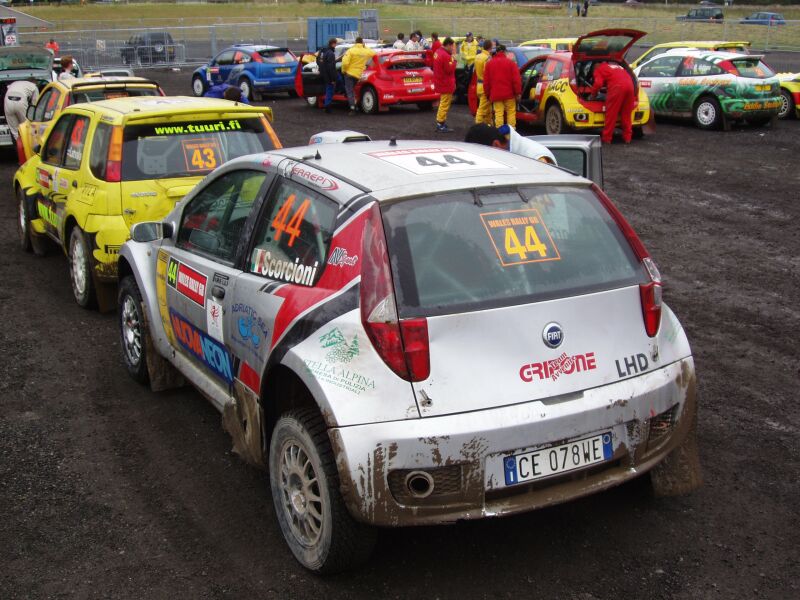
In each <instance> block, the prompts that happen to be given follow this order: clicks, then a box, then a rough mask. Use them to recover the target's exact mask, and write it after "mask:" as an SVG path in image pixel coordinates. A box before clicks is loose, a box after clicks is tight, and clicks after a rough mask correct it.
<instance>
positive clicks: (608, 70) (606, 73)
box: [592, 62, 634, 144]
mask: <svg viewBox="0 0 800 600" xmlns="http://www.w3.org/2000/svg"><path fill="white" fill-rule="evenodd" d="M604 86H605V87H606V114H605V125H604V126H603V133H602V134H601V135H600V139H601V140H603V142H604V143H606V144H610V143H611V139H612V138H613V137H614V127H616V125H617V116H619V117H620V120H621V121H622V140H623V141H624V142H625V143H626V144H629V143H630V141H631V138H632V137H633V124H632V123H631V113H632V112H633V101H634V87H633V77H631V75H630V73H628V71H626V70H625V68H624V67H623V66H622V65H618V64H616V63H612V62H604V63H600V64H599V65H597V66H596V67H595V69H594V85H593V86H592V94H593V95H597V93H598V92H599V91H600V88H602V87H604Z"/></svg>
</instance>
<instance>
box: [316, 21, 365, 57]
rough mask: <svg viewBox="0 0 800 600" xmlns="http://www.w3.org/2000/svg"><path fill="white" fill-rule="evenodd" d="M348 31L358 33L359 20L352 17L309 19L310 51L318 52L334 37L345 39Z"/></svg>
mask: <svg viewBox="0 0 800 600" xmlns="http://www.w3.org/2000/svg"><path fill="white" fill-rule="evenodd" d="M348 31H358V19H357V18H351V17H328V18H323V17H309V18H308V36H307V37H308V51H309V52H316V51H317V50H319V49H320V48H324V47H325V46H327V45H328V40H329V39H331V38H332V37H336V38H343V37H344V34H345V33H347V32H348Z"/></svg>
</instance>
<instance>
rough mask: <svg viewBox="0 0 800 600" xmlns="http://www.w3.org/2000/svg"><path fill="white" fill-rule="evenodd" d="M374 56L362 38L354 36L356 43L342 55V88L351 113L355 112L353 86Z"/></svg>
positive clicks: (373, 52)
mask: <svg viewBox="0 0 800 600" xmlns="http://www.w3.org/2000/svg"><path fill="white" fill-rule="evenodd" d="M374 56H375V50H373V49H372V48H367V47H366V46H364V39H363V38H361V37H357V38H356V43H355V44H353V46H352V47H351V48H350V49H349V50H348V51H347V52H345V53H344V56H343V57H342V73H343V74H344V89H345V92H347V102H348V104H350V113H349V114H351V115H354V114H356V95H355V91H354V89H355V87H356V84H357V83H358V80H359V79H361V74H362V73H363V72H364V69H365V68H366V67H367V63H368V62H369V61H371V60H372V58H373V57H374Z"/></svg>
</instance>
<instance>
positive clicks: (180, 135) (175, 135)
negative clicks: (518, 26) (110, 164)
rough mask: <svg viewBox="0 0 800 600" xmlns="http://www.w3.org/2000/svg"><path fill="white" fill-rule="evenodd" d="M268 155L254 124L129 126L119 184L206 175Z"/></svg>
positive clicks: (227, 121) (261, 132)
mask: <svg viewBox="0 0 800 600" xmlns="http://www.w3.org/2000/svg"><path fill="white" fill-rule="evenodd" d="M272 149H273V144H272V140H271V139H270V137H269V134H268V133H267V132H266V130H265V129H264V125H263V124H262V123H261V120H260V119H258V118H246V119H217V120H213V121H189V122H170V123H157V124H150V125H129V126H127V127H125V132H124V138H123V147H122V180H123V181H140V180H144V179H160V178H164V177H189V176H192V175H206V174H208V173H210V172H211V171H213V170H214V169H216V168H217V167H219V166H220V165H222V164H223V163H225V162H227V161H229V160H231V159H234V158H238V157H239V156H244V155H245V154H255V153H257V152H263V151H264V150H272Z"/></svg>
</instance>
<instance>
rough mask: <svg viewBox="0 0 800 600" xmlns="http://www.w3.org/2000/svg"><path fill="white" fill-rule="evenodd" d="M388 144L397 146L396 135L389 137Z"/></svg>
mask: <svg viewBox="0 0 800 600" xmlns="http://www.w3.org/2000/svg"><path fill="white" fill-rule="evenodd" d="M389 145H390V146H397V138H396V137H394V136H392V137H391V138H389Z"/></svg>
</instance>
